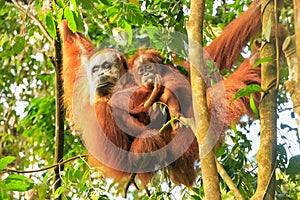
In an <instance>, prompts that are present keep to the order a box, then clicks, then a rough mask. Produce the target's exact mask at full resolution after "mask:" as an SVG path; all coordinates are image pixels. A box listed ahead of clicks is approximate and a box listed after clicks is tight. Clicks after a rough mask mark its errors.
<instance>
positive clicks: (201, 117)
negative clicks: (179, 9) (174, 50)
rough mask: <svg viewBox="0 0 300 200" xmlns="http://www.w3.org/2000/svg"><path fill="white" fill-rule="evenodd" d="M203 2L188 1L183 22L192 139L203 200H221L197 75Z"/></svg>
mask: <svg viewBox="0 0 300 200" xmlns="http://www.w3.org/2000/svg"><path fill="white" fill-rule="evenodd" d="M204 5H205V1H204V0H192V1H191V14H190V19H189V21H188V22H187V32H188V38H189V60H190V64H191V85H192V94H193V95H192V96H193V108H194V115H195V124H196V133H195V135H196V138H197V141H198V144H199V154H200V155H199V156H200V161H201V171H202V177H203V187H204V195H205V199H216V200H217V199H221V192H220V186H219V177H218V172H217V168H216V162H215V153H214V148H213V147H214V137H213V134H212V133H211V132H210V131H209V113H208V109H207V101H206V85H205V81H204V79H203V78H202V77H201V74H200V72H201V71H203V68H204V66H205V65H204V61H203V51H202V38H203V34H202V30H203V28H202V26H203V13H204Z"/></svg>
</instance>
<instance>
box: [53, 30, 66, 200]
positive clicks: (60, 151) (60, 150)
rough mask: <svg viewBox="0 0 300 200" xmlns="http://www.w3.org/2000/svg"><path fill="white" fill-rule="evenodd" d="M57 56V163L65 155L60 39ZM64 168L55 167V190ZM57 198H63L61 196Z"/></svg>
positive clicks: (58, 40) (59, 184)
mask: <svg viewBox="0 0 300 200" xmlns="http://www.w3.org/2000/svg"><path fill="white" fill-rule="evenodd" d="M54 51H55V58H54V60H53V61H52V63H53V64H54V68H55V84H56V98H55V99H56V106H55V107H56V113H55V117H56V121H55V127H56V130H55V158H54V159H55V160H54V162H55V164H57V163H59V162H62V161H63V156H64V120H65V112H64V103H63V93H64V89H63V80H62V55H61V42H60V38H59V35H58V39H57V40H55V42H54ZM63 170H64V165H60V166H57V167H56V168H55V169H54V187H53V192H55V190H56V189H57V188H59V187H60V186H61V178H60V173H59V172H60V171H63ZM57 199H61V196H59V197H58V198H57Z"/></svg>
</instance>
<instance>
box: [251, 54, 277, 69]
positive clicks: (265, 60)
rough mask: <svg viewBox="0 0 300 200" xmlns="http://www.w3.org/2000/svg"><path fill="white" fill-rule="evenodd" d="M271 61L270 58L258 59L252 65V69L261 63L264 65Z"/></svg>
mask: <svg viewBox="0 0 300 200" xmlns="http://www.w3.org/2000/svg"><path fill="white" fill-rule="evenodd" d="M272 60H273V58H271V57H266V58H261V59H259V60H258V61H256V62H255V63H254V65H253V68H255V67H257V66H258V65H260V64H261V63H264V62H270V61H272Z"/></svg>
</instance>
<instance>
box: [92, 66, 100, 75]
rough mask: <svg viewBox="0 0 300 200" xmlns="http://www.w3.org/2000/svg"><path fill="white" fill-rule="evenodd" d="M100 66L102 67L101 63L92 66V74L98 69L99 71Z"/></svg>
mask: <svg viewBox="0 0 300 200" xmlns="http://www.w3.org/2000/svg"><path fill="white" fill-rule="evenodd" d="M99 68H100V66H99V65H95V66H94V67H93V68H92V74H94V73H96V72H98V71H99Z"/></svg>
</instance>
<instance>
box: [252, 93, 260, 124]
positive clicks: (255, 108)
mask: <svg viewBox="0 0 300 200" xmlns="http://www.w3.org/2000/svg"><path fill="white" fill-rule="evenodd" d="M250 108H251V110H252V112H253V113H254V114H255V115H256V116H257V118H259V111H258V109H257V107H256V104H255V101H254V99H253V94H250Z"/></svg>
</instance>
